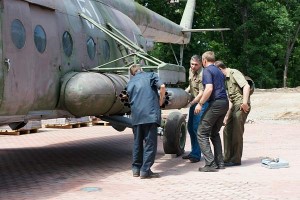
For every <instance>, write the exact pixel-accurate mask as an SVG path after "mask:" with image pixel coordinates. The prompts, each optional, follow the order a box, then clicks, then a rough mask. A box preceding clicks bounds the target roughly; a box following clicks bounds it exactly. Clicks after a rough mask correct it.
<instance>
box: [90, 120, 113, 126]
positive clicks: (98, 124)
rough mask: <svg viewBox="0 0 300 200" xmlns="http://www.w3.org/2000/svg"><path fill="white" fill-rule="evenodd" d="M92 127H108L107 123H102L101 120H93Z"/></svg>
mask: <svg viewBox="0 0 300 200" xmlns="http://www.w3.org/2000/svg"><path fill="white" fill-rule="evenodd" d="M92 123H93V126H110V123H109V122H106V121H102V120H93V122H92Z"/></svg>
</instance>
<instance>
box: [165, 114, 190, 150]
mask: <svg viewBox="0 0 300 200" xmlns="http://www.w3.org/2000/svg"><path fill="white" fill-rule="evenodd" d="M186 132H187V131H186V121H185V117H184V115H183V114H182V113H180V112H172V113H170V114H169V115H168V118H167V120H166V123H165V128H164V134H163V148H164V151H165V153H166V154H177V156H180V155H181V154H183V153H184V147H185V141H186Z"/></svg>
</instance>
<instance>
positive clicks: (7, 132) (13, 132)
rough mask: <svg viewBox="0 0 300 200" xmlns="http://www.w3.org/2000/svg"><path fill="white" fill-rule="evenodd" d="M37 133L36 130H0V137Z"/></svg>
mask: <svg viewBox="0 0 300 200" xmlns="http://www.w3.org/2000/svg"><path fill="white" fill-rule="evenodd" d="M37 132H38V128H35V129H30V130H0V135H24V134H30V133H37Z"/></svg>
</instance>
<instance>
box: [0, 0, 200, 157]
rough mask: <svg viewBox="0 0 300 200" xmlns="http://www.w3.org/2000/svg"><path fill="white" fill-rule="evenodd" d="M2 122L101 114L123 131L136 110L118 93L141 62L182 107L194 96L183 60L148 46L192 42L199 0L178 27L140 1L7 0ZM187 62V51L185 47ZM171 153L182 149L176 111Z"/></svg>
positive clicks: (171, 119)
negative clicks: (160, 55)
mask: <svg viewBox="0 0 300 200" xmlns="http://www.w3.org/2000/svg"><path fill="white" fill-rule="evenodd" d="M0 6H1V10H0V20H1V26H0V29H1V34H0V41H1V43H0V46H1V48H0V57H1V59H2V62H1V64H0V125H9V126H10V127H11V128H12V129H19V128H21V127H23V126H24V125H26V123H27V122H28V121H29V120H42V119H52V118H60V117H66V118H67V117H83V116H96V117H99V118H101V119H103V120H105V121H109V122H110V123H111V124H112V127H113V128H115V129H116V130H118V131H123V130H124V129H125V128H126V127H131V119H130V117H128V114H129V116H130V107H129V106H128V105H126V103H124V102H123V101H122V98H120V97H119V96H120V94H121V93H122V91H124V88H126V85H127V82H128V81H129V79H130V74H129V67H130V66H131V65H132V64H134V63H143V69H144V71H154V72H157V73H158V75H159V77H160V79H162V81H163V82H164V83H165V84H166V85H167V93H168V94H167V95H166V96H167V98H168V99H166V104H165V106H164V108H163V109H180V108H183V107H185V106H186V105H187V104H188V103H189V101H190V95H189V94H188V93H186V92H185V91H184V90H183V89H180V88H178V87H176V85H177V84H178V83H182V82H185V81H186V80H185V79H186V71H185V68H184V67H183V66H181V64H179V65H176V64H170V63H165V62H163V61H161V60H159V59H157V58H155V57H153V56H150V55H149V54H148V53H147V51H148V50H149V49H150V48H151V47H152V46H153V43H154V42H163V43H173V44H179V45H182V46H183V45H184V44H188V43H189V41H190V37H191V32H193V30H192V29H191V26H192V21H193V13H194V9H195V0H187V3H186V8H185V11H184V14H183V17H182V20H181V23H180V24H179V25H178V24H176V23H174V22H172V21H170V20H168V19H166V18H165V17H163V16H161V15H159V14H157V13H155V12H153V11H151V10H149V9H148V8H146V7H144V6H142V5H140V4H138V3H137V2H135V1H134V0H113V1H112V0H64V1H59V0H1V1H0ZM180 55H181V58H180V60H181V63H182V57H183V48H181V52H180ZM163 130H164V131H163V132H164V150H165V153H172V154H177V155H181V154H182V153H183V152H184V146H185V136H186V122H185V117H184V116H183V115H182V114H181V113H180V112H172V113H171V114H170V115H169V116H168V117H167V119H166V121H165V123H164V126H163Z"/></svg>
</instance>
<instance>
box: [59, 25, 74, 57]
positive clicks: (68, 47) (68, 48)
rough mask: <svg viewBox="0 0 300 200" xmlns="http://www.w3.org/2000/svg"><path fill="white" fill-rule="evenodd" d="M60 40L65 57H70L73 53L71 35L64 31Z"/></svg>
mask: <svg viewBox="0 0 300 200" xmlns="http://www.w3.org/2000/svg"><path fill="white" fill-rule="evenodd" d="M62 40H63V48H64V52H65V54H66V56H68V57H70V56H71V55H72V52H73V39H72V36H71V34H70V33H69V32H68V31H65V32H64V34H63V38H62Z"/></svg>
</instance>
